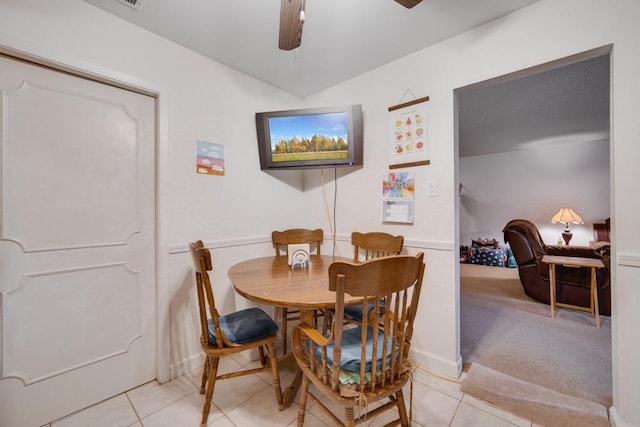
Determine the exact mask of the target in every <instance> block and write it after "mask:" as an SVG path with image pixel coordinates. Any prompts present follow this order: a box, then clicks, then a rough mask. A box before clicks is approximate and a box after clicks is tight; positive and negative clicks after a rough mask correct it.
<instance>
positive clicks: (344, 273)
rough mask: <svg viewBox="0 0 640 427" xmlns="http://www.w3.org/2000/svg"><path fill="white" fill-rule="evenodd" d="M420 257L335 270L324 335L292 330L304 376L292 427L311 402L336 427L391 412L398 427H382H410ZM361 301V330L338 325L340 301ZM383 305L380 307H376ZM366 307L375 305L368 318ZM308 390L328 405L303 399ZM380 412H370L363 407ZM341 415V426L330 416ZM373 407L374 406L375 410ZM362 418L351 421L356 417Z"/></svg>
mask: <svg viewBox="0 0 640 427" xmlns="http://www.w3.org/2000/svg"><path fill="white" fill-rule="evenodd" d="M423 258H424V255H423V254H422V253H419V254H417V255H415V256H409V255H399V256H390V257H383V258H376V259H372V260H369V261H365V262H362V263H354V262H343V261H338V262H334V263H333V264H332V265H331V266H330V267H329V290H331V291H335V292H336V303H335V313H336V316H335V320H334V321H333V323H332V326H331V328H330V330H329V333H328V334H326V335H323V334H321V333H320V332H319V331H318V330H317V329H316V328H315V327H314V326H313V325H308V324H305V323H301V324H299V325H297V326H295V327H294V329H293V335H292V347H293V354H294V356H295V359H296V362H297V364H298V367H299V368H300V370H301V371H302V373H303V377H302V384H301V388H300V397H299V407H298V426H302V425H303V424H304V418H305V411H306V406H307V400H308V399H311V400H312V401H313V402H315V403H316V404H317V405H318V408H319V409H321V410H322V411H323V412H324V413H325V414H326V415H327V416H328V417H329V418H330V419H331V420H332V421H333V422H334V423H335V425H340V426H343V425H346V426H348V427H350V426H354V425H355V424H357V423H359V422H361V421H364V420H365V419H369V420H370V419H372V418H373V417H374V416H377V415H378V414H379V413H381V412H383V411H386V410H389V409H392V408H396V409H397V415H398V419H397V420H395V423H389V424H387V425H397V424H400V425H402V426H408V425H409V421H410V420H409V417H408V415H407V409H406V406H405V401H404V395H403V390H402V389H403V387H404V386H405V384H406V383H407V381H409V379H410V376H411V372H412V367H411V364H410V362H409V360H408V355H409V349H410V346H411V338H412V336H413V322H414V319H415V316H416V312H417V310H418V302H419V299H420V291H421V288H422V279H423V276H424V269H425V264H424V261H423ZM347 294H348V295H349V296H351V297H361V298H363V304H362V305H361V306H360V307H363V308H362V310H363V312H364V313H363V314H362V316H361V317H362V319H363V320H362V323H360V324H358V325H357V326H355V327H354V326H353V325H352V324H351V325H349V327H346V328H345V326H346V325H347V321H346V320H345V318H344V308H345V306H344V304H345V295H347ZM383 299H384V300H385V301H386V306H382V305H381V304H380V301H382V300H383ZM369 303H372V304H374V306H375V309H374V310H372V312H371V313H372V314H371V315H370V316H369V315H367V313H366V312H367V311H368V309H366V308H365V307H367V306H368V305H369ZM309 383H313V385H314V386H315V387H316V388H317V390H319V391H320V393H321V394H323V395H324V396H326V397H328V399H324V398H323V397H322V396H318V395H314V394H311V393H309V392H308V388H309ZM378 401H380V402H381V403H382V404H381V405H380V406H377V407H376V408H375V409H373V410H371V411H368V408H369V406H372V404H374V403H375V402H378ZM335 405H340V406H343V407H344V419H343V420H342V419H340V417H339V416H338V415H337V414H335V413H333V412H332V411H331V409H330V408H332V407H335ZM373 406H375V405H373ZM355 409H357V410H358V414H361V415H360V416H358V417H357V418H356V416H355V413H354V410H355Z"/></svg>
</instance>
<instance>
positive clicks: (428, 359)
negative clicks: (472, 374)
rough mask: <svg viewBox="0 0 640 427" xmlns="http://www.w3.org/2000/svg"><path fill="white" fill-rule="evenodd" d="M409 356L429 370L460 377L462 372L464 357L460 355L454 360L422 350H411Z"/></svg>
mask: <svg viewBox="0 0 640 427" xmlns="http://www.w3.org/2000/svg"><path fill="white" fill-rule="evenodd" d="M409 358H410V359H411V360H412V361H413V362H414V363H416V364H418V365H420V366H421V367H423V368H424V369H426V370H427V371H430V372H433V373H436V374H438V375H442V376H445V377H448V378H453V379H458V378H460V375H461V374H462V358H460V357H458V359H457V360H456V361H455V362H452V361H450V360H445V359H442V358H440V357H436V356H434V355H432V354H428V353H425V352H422V351H416V350H411V351H410V352H409Z"/></svg>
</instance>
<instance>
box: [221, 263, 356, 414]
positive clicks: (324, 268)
mask: <svg viewBox="0 0 640 427" xmlns="http://www.w3.org/2000/svg"><path fill="white" fill-rule="evenodd" d="M309 260H310V262H309V266H307V267H304V268H291V267H290V266H289V265H288V263H287V258H286V257H279V258H276V257H275V256H271V257H264V258H255V259H250V260H247V261H242V262H240V263H238V264H236V265H234V266H232V267H231V268H230V269H229V271H228V275H229V279H231V283H232V285H233V287H234V289H235V290H236V292H238V294H240V295H242V296H243V297H245V298H247V299H250V300H252V301H256V302H260V303H264V304H269V305H274V306H277V307H287V308H290V309H299V310H300V321H301V322H304V323H308V324H313V312H314V310H317V309H324V308H333V307H334V306H335V303H336V294H335V292H332V291H329V266H330V265H331V264H332V263H333V262H335V261H347V262H351V261H352V260H351V259H348V258H340V257H334V256H330V255H322V256H319V257H318V256H315V255H312V256H310V257H309ZM350 302H351V303H357V302H358V299H357V298H350V297H349V296H348V295H345V304H348V303H350ZM301 379H302V372H301V371H300V370H297V371H296V376H295V378H294V380H293V383H292V384H291V385H290V386H289V387H287V388H286V389H285V390H284V396H283V397H284V403H285V406H290V405H291V403H292V402H293V399H294V397H295V394H296V392H297V390H298V388H299V386H300V381H301Z"/></svg>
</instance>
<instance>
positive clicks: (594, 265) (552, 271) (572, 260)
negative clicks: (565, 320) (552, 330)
mask: <svg viewBox="0 0 640 427" xmlns="http://www.w3.org/2000/svg"><path fill="white" fill-rule="evenodd" d="M542 262H544V263H546V264H549V297H550V298H549V302H550V304H551V318H552V319H553V318H555V314H556V307H564V308H570V309H572V310H580V311H586V312H589V313H591V317H594V316H595V318H596V327H598V328H599V327H600V312H599V308H598V289H597V287H596V269H598V268H604V264H603V263H602V260H599V259H597V258H581V257H570V256H555V255H543V256H542ZM556 265H562V266H566V267H585V268H590V269H591V289H590V294H591V298H590V299H589V300H590V304H589V307H581V306H579V305H573V304H565V303H561V302H556Z"/></svg>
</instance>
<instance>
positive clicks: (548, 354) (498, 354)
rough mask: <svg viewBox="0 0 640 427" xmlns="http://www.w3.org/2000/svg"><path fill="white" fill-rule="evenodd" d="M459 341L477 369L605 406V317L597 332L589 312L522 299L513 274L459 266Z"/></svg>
mask: <svg viewBox="0 0 640 427" xmlns="http://www.w3.org/2000/svg"><path fill="white" fill-rule="evenodd" d="M460 276H461V277H460V320H461V321H460V342H461V353H462V359H463V362H464V363H465V364H468V363H471V364H473V363H477V364H480V365H483V366H484V367H487V368H490V369H492V370H495V371H498V372H500V373H503V374H506V375H508V376H510V377H513V378H515V379H518V380H522V381H525V382H528V383H531V384H535V385H538V386H541V387H545V388H548V389H551V390H554V391H557V392H559V393H563V394H567V395H569V396H575V397H578V398H582V399H586V400H589V401H591V402H595V403H599V404H601V405H604V407H606V408H609V407H611V405H612V391H611V390H612V382H611V381H612V379H611V318H610V317H607V316H601V317H600V320H601V327H600V329H598V328H596V327H595V319H593V318H591V317H590V316H589V314H588V313H584V312H579V311H575V310H567V309H559V310H558V311H557V312H556V317H555V319H551V317H550V308H549V306H548V305H546V304H542V303H539V302H537V301H534V300H533V299H531V298H529V297H527V296H526V295H525V294H524V291H523V290H522V286H521V285H520V281H519V279H518V272H517V269H510V268H500V267H488V266H481V265H472V264H462V265H461V266H460Z"/></svg>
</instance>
